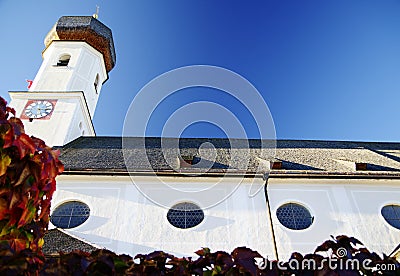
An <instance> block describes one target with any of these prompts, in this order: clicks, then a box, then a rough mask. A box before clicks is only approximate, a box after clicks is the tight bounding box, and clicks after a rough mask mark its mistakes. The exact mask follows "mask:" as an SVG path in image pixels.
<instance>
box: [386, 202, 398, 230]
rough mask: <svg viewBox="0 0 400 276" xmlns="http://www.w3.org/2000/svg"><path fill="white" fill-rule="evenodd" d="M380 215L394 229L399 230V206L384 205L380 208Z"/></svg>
mask: <svg viewBox="0 0 400 276" xmlns="http://www.w3.org/2000/svg"><path fill="white" fill-rule="evenodd" d="M381 214H382V216H383V218H384V219H385V220H386V222H387V223H389V224H390V225H391V226H393V227H394V228H397V229H400V206H399V205H386V206H385V207H383V208H382V210H381Z"/></svg>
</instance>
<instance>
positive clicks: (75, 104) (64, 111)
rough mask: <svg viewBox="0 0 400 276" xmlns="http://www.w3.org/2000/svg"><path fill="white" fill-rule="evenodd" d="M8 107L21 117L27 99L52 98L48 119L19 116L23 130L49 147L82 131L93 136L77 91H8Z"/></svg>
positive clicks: (74, 137)
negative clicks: (52, 103) (52, 102)
mask: <svg viewBox="0 0 400 276" xmlns="http://www.w3.org/2000/svg"><path fill="white" fill-rule="evenodd" d="M10 96H11V102H10V106H11V107H13V108H15V110H16V111H17V116H18V117H22V115H23V113H24V108H25V105H26V104H27V102H28V101H29V100H48V101H52V100H56V101H55V102H54V107H53V111H52V113H51V115H50V118H48V119H33V120H32V121H29V120H28V119H23V123H24V126H25V132H26V133H29V134H30V135H33V136H36V137H38V138H40V139H42V140H44V141H46V144H47V145H50V146H60V145H64V144H66V143H68V142H69V141H72V140H74V139H76V138H78V137H80V136H81V135H82V134H83V133H85V135H87V136H90V135H94V130H93V126H92V125H91V119H90V118H89V115H88V114H87V113H86V107H85V106H86V104H85V102H84V98H83V95H82V93H81V92H68V93H62V92H40V93H23V92H21V93H20V92H10Z"/></svg>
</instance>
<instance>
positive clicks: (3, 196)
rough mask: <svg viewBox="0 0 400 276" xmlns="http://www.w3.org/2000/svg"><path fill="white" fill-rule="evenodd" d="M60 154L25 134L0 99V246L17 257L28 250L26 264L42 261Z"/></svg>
mask: <svg viewBox="0 0 400 276" xmlns="http://www.w3.org/2000/svg"><path fill="white" fill-rule="evenodd" d="M58 155H59V153H58V152H57V151H54V150H52V149H51V148H50V147H48V146H47V145H46V144H45V143H44V142H43V141H42V140H40V139H38V138H36V137H29V136H28V135H27V134H25V130H24V125H23V123H22V121H21V120H20V119H19V118H16V117H15V110H14V109H12V108H10V107H8V106H7V102H6V101H5V100H4V99H3V98H0V243H1V246H2V248H3V249H4V248H9V249H10V250H11V252H12V253H14V254H18V253H20V252H22V251H24V250H26V249H29V250H30V252H31V254H30V255H29V256H30V257H29V256H28V257H26V258H27V260H28V261H29V262H32V263H41V262H43V254H42V251H41V248H42V245H43V236H44V234H45V232H46V231H47V227H48V223H49V214H50V204H51V198H52V196H53V193H54V191H55V189H56V181H55V177H56V176H57V175H59V174H61V173H62V171H63V169H64V167H63V165H62V163H61V162H60V161H59V160H58Z"/></svg>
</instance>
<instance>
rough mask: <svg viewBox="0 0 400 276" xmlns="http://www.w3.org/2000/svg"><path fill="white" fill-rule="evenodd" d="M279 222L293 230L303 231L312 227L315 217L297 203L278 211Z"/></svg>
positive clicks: (283, 206) (289, 204)
mask: <svg viewBox="0 0 400 276" xmlns="http://www.w3.org/2000/svg"><path fill="white" fill-rule="evenodd" d="M276 216H277V217H278V220H279V222H280V223H281V224H282V225H283V226H285V227H287V228H289V229H293V230H303V229H306V228H308V227H310V226H311V224H312V223H313V217H312V216H311V214H310V212H309V211H308V210H307V209H306V208H305V207H303V206H301V205H299V204H296V203H287V204H284V205H282V206H280V207H279V208H278V210H276Z"/></svg>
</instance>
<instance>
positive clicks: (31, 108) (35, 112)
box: [24, 100, 54, 119]
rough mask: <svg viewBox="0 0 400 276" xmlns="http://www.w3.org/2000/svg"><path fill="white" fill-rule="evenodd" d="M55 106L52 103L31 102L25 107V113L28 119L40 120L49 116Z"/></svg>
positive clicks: (42, 101)
mask: <svg viewBox="0 0 400 276" xmlns="http://www.w3.org/2000/svg"><path fill="white" fill-rule="evenodd" d="M53 108H54V105H53V103H52V102H51V101H46V100H37V101H36V100H35V101H30V103H28V104H27V106H26V107H25V110H24V113H25V115H26V116H27V117H28V118H32V119H39V118H44V117H46V116H48V115H49V114H50V113H51V112H52V111H53Z"/></svg>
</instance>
